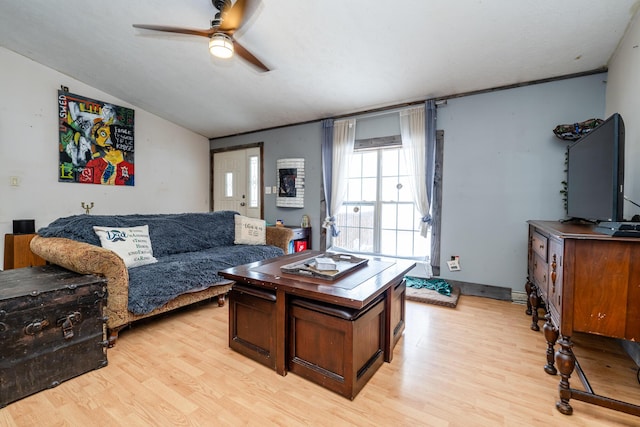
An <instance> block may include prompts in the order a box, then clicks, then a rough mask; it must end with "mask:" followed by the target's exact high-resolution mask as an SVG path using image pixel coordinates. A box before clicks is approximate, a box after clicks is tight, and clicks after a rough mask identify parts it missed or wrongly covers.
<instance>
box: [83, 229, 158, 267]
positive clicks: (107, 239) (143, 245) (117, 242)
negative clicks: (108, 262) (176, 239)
mask: <svg viewBox="0 0 640 427" xmlns="http://www.w3.org/2000/svg"><path fill="white" fill-rule="evenodd" d="M93 230H94V231H95V232H96V234H97V235H98V237H99V238H100V244H101V245H102V247H103V248H106V249H111V250H112V251H114V252H115V253H116V254H118V256H119V257H120V258H122V260H123V261H124V265H126V266H127V268H133V267H139V266H141V265H146V264H153V263H154V262H158V260H157V259H156V258H155V257H154V256H153V248H152V247H151V239H150V238H149V226H148V225H141V226H139V227H123V228H117V227H98V226H94V227H93Z"/></svg>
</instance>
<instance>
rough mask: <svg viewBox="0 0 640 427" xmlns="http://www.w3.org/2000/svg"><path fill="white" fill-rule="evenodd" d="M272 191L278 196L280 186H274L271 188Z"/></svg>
mask: <svg viewBox="0 0 640 427" xmlns="http://www.w3.org/2000/svg"><path fill="white" fill-rule="evenodd" d="M271 191H272V192H273V194H278V186H276V185H274V186H273V187H272V188H271Z"/></svg>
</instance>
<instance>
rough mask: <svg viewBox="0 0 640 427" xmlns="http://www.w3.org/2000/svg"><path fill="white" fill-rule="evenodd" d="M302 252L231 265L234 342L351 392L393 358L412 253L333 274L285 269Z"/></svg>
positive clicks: (282, 369)
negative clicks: (330, 277)
mask: <svg viewBox="0 0 640 427" xmlns="http://www.w3.org/2000/svg"><path fill="white" fill-rule="evenodd" d="M320 255H322V253H321V252H318V251H304V252H299V253H295V254H290V255H285V256H282V257H278V258H273V259H268V260H264V261H259V262H255V263H251V264H245V265H241V266H238V267H233V268H229V269H227V270H223V271H221V272H220V275H221V276H223V277H225V278H227V279H230V280H233V281H235V282H236V283H235V285H234V287H233V289H232V290H231V292H230V293H229V346H230V347H231V348H232V349H234V350H235V351H237V352H239V353H241V354H243V355H245V356H247V357H250V358H252V359H254V360H256V361H258V362H260V363H262V364H264V365H266V366H269V367H270V368H272V369H275V371H276V372H278V373H279V374H281V375H286V373H287V372H288V371H291V372H294V373H296V374H298V375H301V376H303V377H305V378H307V379H309V380H311V381H314V382H316V383H318V384H320V385H322V386H324V387H326V388H328V389H330V390H333V391H335V392H337V393H340V394H341V395H343V396H345V397H347V398H350V399H353V398H354V397H355V396H356V394H357V393H358V392H359V391H360V390H361V389H362V387H363V386H364V384H366V382H367V381H368V380H369V379H370V378H371V377H372V376H373V374H374V373H375V371H376V370H377V369H378V368H379V367H380V366H381V365H382V364H383V363H384V362H385V361H386V362H390V361H391V360H392V358H393V348H394V346H395V344H396V343H397V341H398V340H399V339H400V337H401V335H402V332H403V331H404V326H405V325H404V319H405V316H404V307H405V304H404V301H405V289H406V287H405V283H404V275H405V274H406V273H408V272H409V270H411V269H412V268H413V266H414V265H415V263H414V262H412V261H406V260H380V259H373V258H371V259H369V261H368V262H367V263H366V264H365V265H364V266H361V267H359V268H358V269H355V270H353V271H350V272H348V273H346V274H345V275H343V276H341V277H339V278H337V279H335V280H328V279H321V278H315V277H309V276H301V275H297V274H291V273H283V272H282V271H281V269H280V267H282V266H284V265H288V264H291V263H295V262H299V261H302V260H304V259H307V258H313V257H316V256H320Z"/></svg>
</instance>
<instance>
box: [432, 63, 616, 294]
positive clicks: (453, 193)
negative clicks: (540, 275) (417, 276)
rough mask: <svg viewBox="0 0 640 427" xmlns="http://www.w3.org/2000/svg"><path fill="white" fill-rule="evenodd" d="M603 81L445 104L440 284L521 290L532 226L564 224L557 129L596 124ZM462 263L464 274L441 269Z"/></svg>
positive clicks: (596, 78)
mask: <svg viewBox="0 0 640 427" xmlns="http://www.w3.org/2000/svg"><path fill="white" fill-rule="evenodd" d="M605 80H606V74H595V75H591V76H586V77H580V78H574V79H568V80H559V81H554V82H550V83H544V84H536V85H531V86H524V87H520V88H517V89H509V90H502V91H495V92H489V93H484V94H480V95H474V96H467V97H463V98H456V99H451V100H449V101H448V103H447V105H445V106H441V107H438V123H437V127H438V129H443V130H444V165H443V185H442V187H443V189H442V205H443V206H442V230H441V256H442V258H441V276H442V277H443V278H445V279H446V278H450V279H453V280H460V281H465V282H472V283H481V284H487V285H494V286H502V287H509V288H512V289H513V290H516V291H522V290H523V289H524V283H525V279H526V273H527V224H526V221H527V220H529V219H540V220H558V219H562V218H564V217H565V213H564V206H563V202H562V196H561V194H560V190H561V189H562V184H561V182H562V181H563V180H564V178H565V172H564V170H565V165H564V159H565V157H564V155H565V150H566V146H567V142H565V141H562V140H560V139H558V138H556V137H555V136H554V135H553V133H552V130H553V128H554V127H555V126H556V125H558V124H564V123H576V122H580V121H583V120H586V119H589V118H592V117H602V116H603V113H604V100H605V89H606V84H605V83H604V81H605ZM453 255H458V256H460V262H461V265H462V270H461V271H458V272H450V271H448V268H447V266H446V263H445V261H446V260H448V259H449V257H450V256H453Z"/></svg>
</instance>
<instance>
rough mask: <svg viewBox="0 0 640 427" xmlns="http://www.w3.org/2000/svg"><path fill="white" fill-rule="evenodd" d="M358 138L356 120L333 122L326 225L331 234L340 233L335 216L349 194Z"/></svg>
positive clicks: (334, 235)
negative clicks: (329, 189)
mask: <svg viewBox="0 0 640 427" xmlns="http://www.w3.org/2000/svg"><path fill="white" fill-rule="evenodd" d="M355 139H356V120H355V119H349V120H336V121H335V122H334V123H333V155H332V165H333V166H332V169H333V170H332V174H331V175H332V177H331V200H330V201H329V203H330V210H329V212H330V216H329V217H327V219H325V223H324V226H325V227H326V228H331V235H332V236H333V237H336V236H337V235H338V234H339V231H338V229H337V228H336V225H335V216H336V214H337V213H338V211H339V210H340V207H341V206H342V202H344V199H345V197H346V195H347V177H348V176H349V175H348V168H349V162H350V161H351V156H352V155H353V145H354V143H355Z"/></svg>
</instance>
